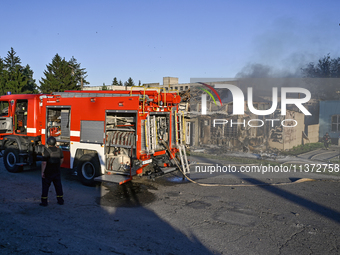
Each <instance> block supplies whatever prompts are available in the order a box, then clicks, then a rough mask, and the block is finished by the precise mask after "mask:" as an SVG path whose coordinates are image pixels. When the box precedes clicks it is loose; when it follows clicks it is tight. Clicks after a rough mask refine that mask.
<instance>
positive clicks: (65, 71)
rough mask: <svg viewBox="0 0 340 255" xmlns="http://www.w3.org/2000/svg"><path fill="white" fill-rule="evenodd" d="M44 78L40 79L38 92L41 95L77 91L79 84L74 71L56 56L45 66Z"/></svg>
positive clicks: (67, 63) (66, 62)
mask: <svg viewBox="0 0 340 255" xmlns="http://www.w3.org/2000/svg"><path fill="white" fill-rule="evenodd" d="M46 67H47V70H46V71H44V75H45V78H41V81H39V82H40V90H41V92H42V93H52V92H63V91H65V90H79V89H80V84H79V80H78V78H79V77H78V76H77V73H76V71H75V69H73V68H72V67H71V66H70V63H69V62H68V61H66V60H65V58H63V59H62V58H61V57H60V56H59V55H58V54H56V55H55V56H54V58H53V59H52V63H51V64H48V65H46Z"/></svg>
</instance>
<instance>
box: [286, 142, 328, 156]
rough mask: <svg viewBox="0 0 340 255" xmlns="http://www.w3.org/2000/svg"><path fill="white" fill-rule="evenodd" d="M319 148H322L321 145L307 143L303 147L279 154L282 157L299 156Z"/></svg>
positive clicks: (296, 147) (295, 147)
mask: <svg viewBox="0 0 340 255" xmlns="http://www.w3.org/2000/svg"><path fill="white" fill-rule="evenodd" d="M319 148H323V143H308V144H304V145H299V146H294V147H293V148H292V149H290V150H288V151H283V152H281V154H282V155H293V156H296V155H299V154H302V153H305V152H309V151H313V150H316V149H319Z"/></svg>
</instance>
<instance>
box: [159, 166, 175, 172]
mask: <svg viewBox="0 0 340 255" xmlns="http://www.w3.org/2000/svg"><path fill="white" fill-rule="evenodd" d="M161 170H162V172H163V173H165V174H167V173H170V172H173V171H176V170H177V168H176V167H161Z"/></svg>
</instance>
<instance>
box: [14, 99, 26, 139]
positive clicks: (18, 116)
mask: <svg viewBox="0 0 340 255" xmlns="http://www.w3.org/2000/svg"><path fill="white" fill-rule="evenodd" d="M27 106H28V101H27V100H17V103H16V106H15V115H14V116H15V121H14V125H15V133H17V134H27Z"/></svg>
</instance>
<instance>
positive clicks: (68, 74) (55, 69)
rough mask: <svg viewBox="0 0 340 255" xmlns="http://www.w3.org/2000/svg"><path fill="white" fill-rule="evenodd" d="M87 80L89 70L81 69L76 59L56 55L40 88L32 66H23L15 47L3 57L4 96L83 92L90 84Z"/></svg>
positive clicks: (0, 89) (0, 60) (0, 88)
mask: <svg viewBox="0 0 340 255" xmlns="http://www.w3.org/2000/svg"><path fill="white" fill-rule="evenodd" d="M86 77H87V72H86V71H85V68H81V67H80V63H78V62H77V60H76V59H75V58H74V57H72V58H71V59H70V60H69V61H66V60H65V58H61V57H60V56H59V55H58V54H56V55H55V56H54V57H53V59H52V63H50V64H48V65H46V70H45V71H44V77H42V78H41V80H40V81H39V83H40V86H38V85H37V83H36V81H35V79H33V70H32V69H31V68H30V66H29V65H26V66H24V65H22V63H21V59H20V58H19V57H18V56H17V53H16V52H15V51H14V49H13V48H11V50H10V51H8V53H7V56H6V57H5V58H1V57H0V95H4V94H7V92H11V93H12V94H34V93H39V92H41V93H51V92H63V91H65V90H80V89H81V86H83V85H86V84H89V83H88V82H87V81H86Z"/></svg>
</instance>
